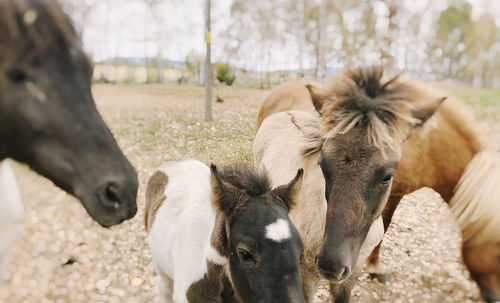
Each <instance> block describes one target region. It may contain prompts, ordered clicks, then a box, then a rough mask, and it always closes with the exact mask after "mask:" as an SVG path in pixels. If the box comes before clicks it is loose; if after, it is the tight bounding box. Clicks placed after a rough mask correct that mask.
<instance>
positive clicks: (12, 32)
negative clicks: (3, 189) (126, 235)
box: [0, 0, 138, 257]
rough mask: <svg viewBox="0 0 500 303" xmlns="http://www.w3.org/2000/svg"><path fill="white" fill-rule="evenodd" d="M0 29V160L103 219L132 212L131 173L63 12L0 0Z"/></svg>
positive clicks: (27, 1) (41, 2)
mask: <svg viewBox="0 0 500 303" xmlns="http://www.w3.org/2000/svg"><path fill="white" fill-rule="evenodd" d="M0 31H1V33H2V34H1V35H0V139H1V140H2V143H1V144H0V161H1V160H4V159H6V158H13V159H15V160H17V161H19V162H24V163H27V164H28V165H29V166H30V167H31V168H32V169H33V170H35V171H36V172H38V173H39V174H41V175H43V176H45V177H47V178H48V179H50V180H51V181H52V182H54V184H56V185H57V186H59V187H60V188H62V189H64V190H65V191H67V192H68V193H70V194H72V195H74V196H76V197H77V198H78V199H80V201H81V202H82V203H83V206H84V207H85V209H86V210H87V212H88V213H89V214H90V216H91V217H92V218H94V219H95V220H96V221H97V222H99V223H100V224H101V225H102V226H104V227H109V226H112V225H115V224H118V223H120V222H122V221H123V220H126V219H129V218H132V217H133V216H134V215H135V213H136V211H137V207H136V201H135V199H136V194H137V187H138V183H137V175H136V172H135V170H134V168H133V167H132V165H131V164H130V163H129V161H128V160H127V159H126V158H125V156H124V155H123V154H122V152H121V151H120V148H119V147H118V145H117V144H116V142H115V140H114V138H113V135H112V134H111V132H110V131H109V129H108V128H107V127H106V124H105V123H104V122H103V120H102V118H101V116H100V115H99V113H98V112H97V109H96V107H95V104H94V101H93V99H92V95H91V91H90V77H91V74H92V65H91V64H90V62H89V60H88V58H87V56H86V55H85V54H84V52H83V51H82V49H81V46H80V41H79V39H78V37H77V35H76V33H75V31H74V29H73V27H72V25H71V22H70V20H69V18H68V17H67V16H66V14H65V13H64V12H63V11H62V9H61V8H60V6H59V5H58V4H57V3H56V2H55V1H49V0H16V1H0ZM2 194H5V193H2ZM0 199H5V200H6V201H15V199H8V197H7V198H6V197H0ZM3 203H7V202H5V201H3ZM13 203H16V202H13ZM11 206H12V205H11ZM12 207H14V208H15V206H12ZM3 209H4V208H2V210H3ZM11 215H12V214H9V213H5V212H2V213H1V214H0V217H1V218H0V221H2V222H4V217H5V218H9V216H11ZM3 227H4V226H3ZM5 228H7V229H12V226H9V227H5ZM2 232H3V231H2ZM1 241H2V239H0V242H1ZM0 257H1V256H0Z"/></svg>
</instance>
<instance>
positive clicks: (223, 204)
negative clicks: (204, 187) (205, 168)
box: [210, 164, 237, 214]
mask: <svg viewBox="0 0 500 303" xmlns="http://www.w3.org/2000/svg"><path fill="white" fill-rule="evenodd" d="M210 172H211V185H212V196H213V197H212V203H213V205H214V206H215V208H216V209H218V210H220V211H221V212H223V213H225V214H230V213H231V210H232V209H233V207H234V205H233V203H231V202H232V199H229V198H228V197H229V196H230V195H231V194H233V193H234V191H235V190H237V189H236V188H235V187H234V186H233V185H231V184H229V183H227V182H224V181H223V180H222V179H221V177H220V175H219V172H218V171H217V166H215V164H211V165H210Z"/></svg>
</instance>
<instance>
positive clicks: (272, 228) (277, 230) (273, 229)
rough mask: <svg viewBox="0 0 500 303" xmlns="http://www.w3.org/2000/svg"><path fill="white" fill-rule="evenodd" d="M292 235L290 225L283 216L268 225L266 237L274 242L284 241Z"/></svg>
mask: <svg viewBox="0 0 500 303" xmlns="http://www.w3.org/2000/svg"><path fill="white" fill-rule="evenodd" d="M291 236H292V233H291V232H290V225H289V224H288V222H286V221H285V220H283V219H281V218H280V219H278V220H276V222H274V223H271V224H269V225H268V226H266V238H268V239H270V240H273V241H274V242H283V241H285V240H287V239H290V237H291Z"/></svg>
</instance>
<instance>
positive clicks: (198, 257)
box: [145, 160, 305, 303]
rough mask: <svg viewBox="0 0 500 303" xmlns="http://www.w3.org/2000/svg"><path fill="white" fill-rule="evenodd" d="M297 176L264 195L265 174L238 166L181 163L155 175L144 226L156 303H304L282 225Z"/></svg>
mask: <svg viewBox="0 0 500 303" xmlns="http://www.w3.org/2000/svg"><path fill="white" fill-rule="evenodd" d="M302 174H303V170H302V169H300V170H299V171H298V172H297V175H296V176H295V178H294V179H293V180H292V181H291V182H290V183H288V184H286V185H282V186H279V187H277V188H275V189H274V190H271V186H270V182H269V180H268V178H267V174H266V173H265V172H263V171H258V170H256V169H254V168H253V167H250V166H247V165H242V164H240V165H234V166H226V167H224V168H222V169H220V170H219V169H218V168H216V166H215V165H212V166H211V168H210V169H209V168H208V167H207V166H206V165H205V164H203V163H201V162H199V161H195V160H189V161H179V162H170V163H169V164H167V165H166V166H165V167H163V168H162V169H160V170H158V171H157V172H156V173H155V174H154V175H153V176H152V177H151V178H150V180H149V182H148V187H147V192H146V212H145V221H146V222H145V223H146V228H147V229H148V241H149V247H150V249H151V255H152V257H153V261H154V265H155V268H156V272H157V273H158V275H159V276H160V277H159V281H158V292H159V296H160V299H161V301H162V302H173V298H174V296H175V300H176V302H178V303H183V302H196V303H199V302H223V301H224V302H228V300H229V301H231V302H233V300H235V301H239V302H281V303H285V302H305V301H304V294H303V291H302V286H301V281H300V277H299V271H298V265H299V257H300V254H301V253H302V250H303V245H302V241H301V239H300V236H299V234H298V232H297V230H296V229H295V227H294V226H293V225H292V223H291V222H290V219H289V218H288V211H289V210H290V208H291V207H293V204H294V197H295V193H296V192H297V190H298V189H299V188H300V186H301V183H302ZM233 291H234V292H233ZM223 293H224V295H223ZM228 294H230V295H228ZM228 296H229V297H230V298H228ZM233 296H234V297H233Z"/></svg>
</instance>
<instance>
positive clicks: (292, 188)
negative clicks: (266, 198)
mask: <svg viewBox="0 0 500 303" xmlns="http://www.w3.org/2000/svg"><path fill="white" fill-rule="evenodd" d="M303 175H304V169H302V168H301V169H299V170H298V171H297V175H296V176H295V178H293V180H292V181H290V183H288V184H285V185H281V186H278V187H276V188H275V189H273V190H272V191H271V195H272V196H273V197H275V198H277V199H278V200H280V201H282V202H283V203H284V204H285V205H284V206H285V207H286V208H287V209H288V211H290V210H291V209H292V208H293V206H294V205H295V199H296V196H297V194H298V193H299V190H300V188H301V187H302V176H303Z"/></svg>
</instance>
